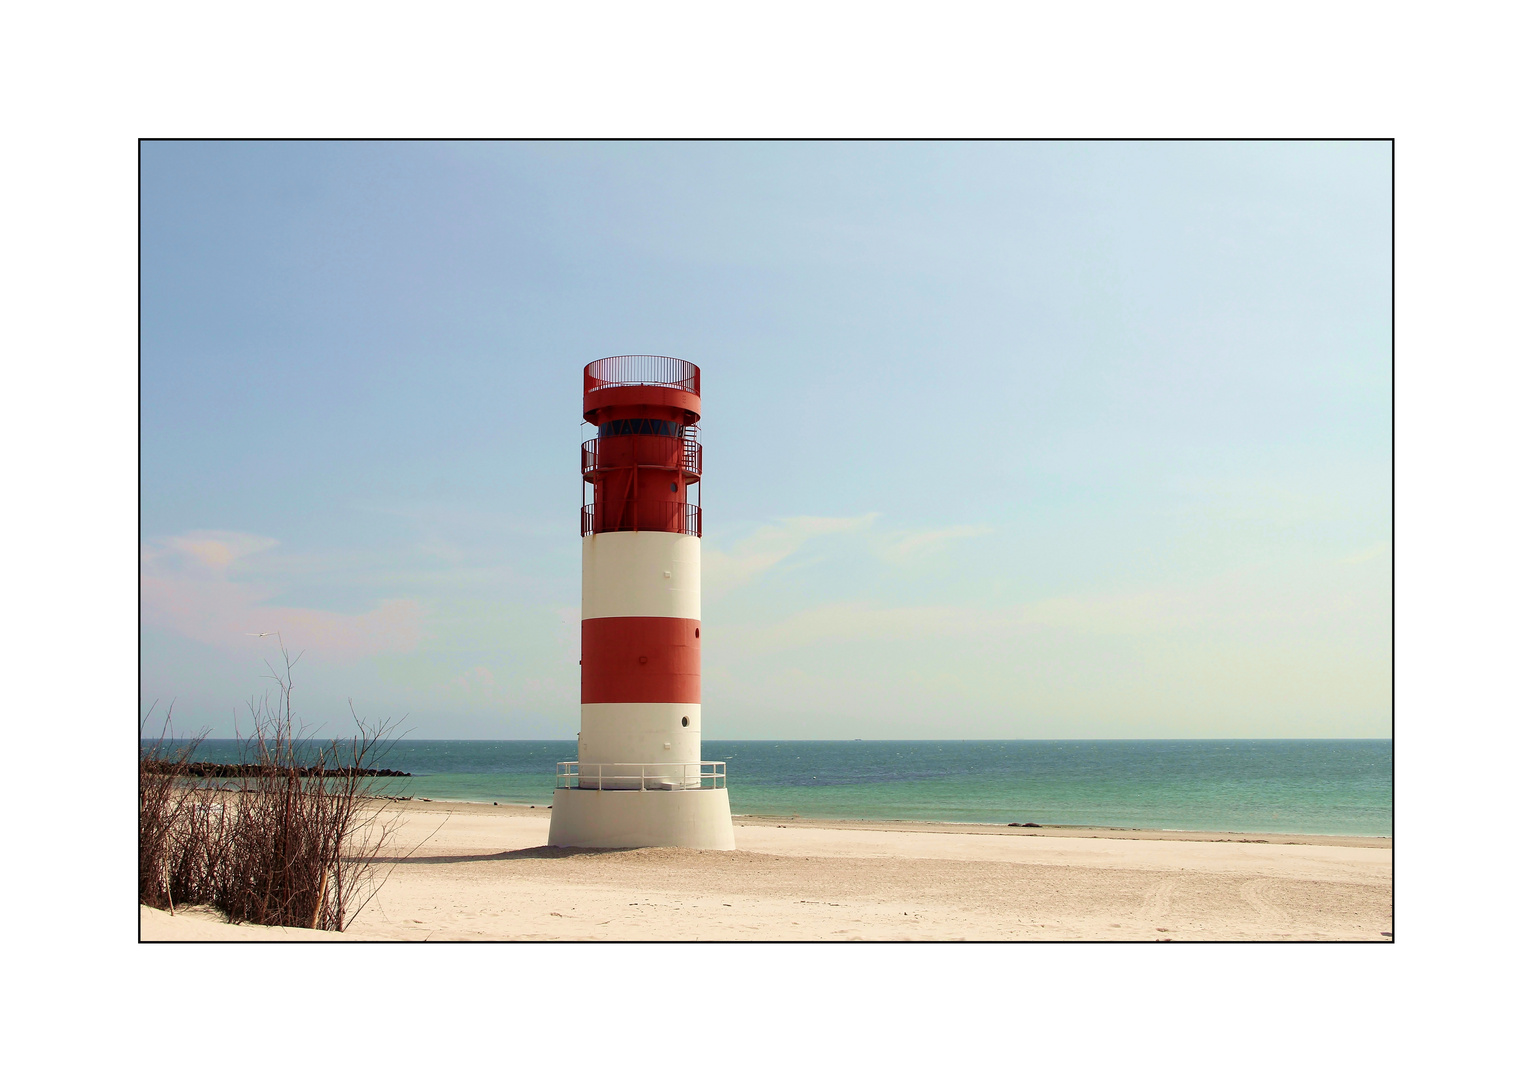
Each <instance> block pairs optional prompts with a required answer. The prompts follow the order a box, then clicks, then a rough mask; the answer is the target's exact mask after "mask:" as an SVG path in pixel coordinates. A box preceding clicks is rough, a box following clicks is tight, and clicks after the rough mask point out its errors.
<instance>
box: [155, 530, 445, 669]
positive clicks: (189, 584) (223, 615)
mask: <svg viewBox="0 0 1531 1080" xmlns="http://www.w3.org/2000/svg"><path fill="white" fill-rule="evenodd" d="M276 545H277V541H275V540H273V539H270V538H268V537H262V536H254V535H250V534H247V533H237V532H214V531H202V532H191V533H185V534H182V535H180V536H174V537H169V538H167V539H164V540H160V541H158V542H153V543H146V544H144V545H143V546H142V547H141V548H140V552H139V583H140V589H141V597H142V613H143V614H142V618H143V623H144V625H145V626H154V627H159V628H162V629H167V630H171V631H173V632H175V633H177V634H180V635H182V636H183V637H187V638H191V639H192V640H194V641H200V642H202V643H204V644H207V645H214V646H217V647H220V648H225V649H240V648H243V647H245V646H247V645H248V644H249V642H250V641H251V640H253V639H252V638H251V637H250V635H251V634H256V633H264V632H267V631H277V632H280V633H281V634H282V635H283V638H284V639H285V640H286V642H287V643H288V644H289V645H293V646H296V647H299V648H306V649H313V650H316V651H322V652H323V653H324V654H325V655H326V656H327V657H328V658H331V659H335V660H355V659H359V658H361V657H363V656H372V655H377V654H379V653H401V652H410V651H412V650H414V649H415V648H416V647H417V646H418V645H419V642H420V622H421V612H420V607H419V605H418V604H417V603H416V602H415V601H414V600H407V599H392V600H383V601H381V602H380V603H378V604H376V605H375V606H374V607H373V609H372V610H371V611H367V612H363V613H360V614H345V613H342V612H336V611H325V610H322V609H318V608H305V607H290V606H284V605H277V604H272V603H271V602H270V600H271V598H272V595H273V593H274V590H273V589H272V588H270V587H269V586H263V585H257V584H252V583H250V582H247V581H241V580H237V579H236V578H235V577H234V573H235V572H236V571H238V570H241V569H243V568H244V567H243V566H242V564H243V563H244V562H245V561H246V560H248V559H249V558H250V557H251V556H252V555H256V554H259V553H260V552H263V551H267V550H269V549H271V548H274V547H275V546H276Z"/></svg>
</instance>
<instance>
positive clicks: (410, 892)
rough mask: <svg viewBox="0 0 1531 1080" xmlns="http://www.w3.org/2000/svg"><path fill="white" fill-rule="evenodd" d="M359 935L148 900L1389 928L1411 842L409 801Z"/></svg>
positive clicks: (899, 927)
mask: <svg viewBox="0 0 1531 1080" xmlns="http://www.w3.org/2000/svg"><path fill="white" fill-rule="evenodd" d="M396 820H397V829H396V831H395V833H394V835H393V837H392V840H391V845H390V854H391V855H392V856H393V858H394V859H395V860H396V861H393V862H392V863H391V864H390V865H389V866H388V867H386V868H385V869H387V870H388V871H389V876H388V879H387V881H386V883H385V884H384V885H383V887H382V889H381V890H380V891H379V892H378V894H377V896H376V897H375V898H374V899H373V900H372V901H371V902H370V903H369V904H367V905H366V907H365V908H364V909H363V910H362V912H361V914H360V915H359V916H358V917H357V918H356V920H355V922H354V923H352V925H351V926H350V927H349V928H348V929H347V931H346V932H345V933H343V934H338V933H328V932H321V931H313V930H305V929H296V928H283V927H263V926H250V925H238V926H236V925H230V924H229V923H227V922H226V921H224V920H223V919H222V917H221V916H219V915H218V914H217V913H216V912H212V911H207V910H199V909H194V910H181V911H178V912H177V914H176V915H174V916H172V915H170V914H169V913H168V912H163V911H158V910H155V909H152V908H147V907H141V908H140V936H141V938H142V939H143V940H144V941H245V940H259V941H271V940H330V941H343V940H360V941H425V940H429V941H789V940H804V941H1023V940H1033V941H1076V940H1077V941H1101V940H1104V941H1145V940H1146V941H1165V940H1169V941H1195V940H1212V941H1388V940H1390V939H1391V934H1392V929H1393V925H1392V889H1393V851H1392V841H1391V840H1388V839H1378V838H1366V837H1319V836H1290V835H1260V836H1253V835H1242V834H1220V833H1177V832H1151V831H1143V830H1118V829H1084V828H1064V827H1043V828H1034V829H1023V828H1011V827H1005V826H993V825H950V824H940V823H919V822H896V823H894V822H825V821H803V820H785V819H770V818H758V817H736V818H735V830H734V831H735V839H736V843H737V844H738V850H737V851H729V852H718V851H687V850H681V849H674V848H667V849H648V850H640V851H615V852H591V851H581V852H569V851H561V850H557V849H550V848H547V847H545V846H544V845H545V843H546V840H547V828H548V810H547V809H545V808H542V807H538V808H528V807H504V806H501V807H495V806H487V805H482V804H473V803H421V802H414V803H410V804H408V806H407V807H406V808H404V809H401V810H398V811H397V819H396Z"/></svg>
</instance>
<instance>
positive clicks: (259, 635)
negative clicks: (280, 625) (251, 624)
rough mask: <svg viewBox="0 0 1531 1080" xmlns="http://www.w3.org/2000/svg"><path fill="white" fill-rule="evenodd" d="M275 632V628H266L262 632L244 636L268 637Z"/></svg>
mask: <svg viewBox="0 0 1531 1080" xmlns="http://www.w3.org/2000/svg"><path fill="white" fill-rule="evenodd" d="M275 633H276V631H275V630H267V631H266V632H265V633H264V634H246V635H245V637H270V636H271V635H272V634H275Z"/></svg>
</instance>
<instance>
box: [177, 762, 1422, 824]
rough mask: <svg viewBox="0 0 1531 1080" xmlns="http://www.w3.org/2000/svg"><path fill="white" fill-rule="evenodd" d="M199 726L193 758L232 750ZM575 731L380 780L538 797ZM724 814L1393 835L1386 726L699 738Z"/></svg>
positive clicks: (472, 793) (443, 794)
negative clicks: (1253, 733)
mask: <svg viewBox="0 0 1531 1080" xmlns="http://www.w3.org/2000/svg"><path fill="white" fill-rule="evenodd" d="M242 749H243V744H242V743H239V742H236V741H234V740H226V739H209V740H206V741H204V742H203V743H202V744H201V745H200V746H199V747H198V750H197V754H196V758H197V759H198V760H202V761H229V762H233V761H239V760H242V757H241V751H242ZM575 756H576V749H575V743H574V741H573V740H572V739H571V740H567V741H548V742H538V741H504V742H500V741H490V740H428V739H408V740H401V741H399V742H397V743H395V744H393V745H392V746H391V747H389V748H388V750H387V751H386V753H384V754H383V755H382V756H381V757H380V758H378V759H377V760H375V761H374V762H373V764H374V765H375V766H376V767H380V768H388V769H398V770H401V771H404V772H408V773H410V774H411V775H410V776H409V777H407V778H387V779H380V780H378V781H376V783H377V785H378V788H379V790H380V791H382V792H383V793H386V794H391V795H396V796H412V797H414V798H417V799H418V798H425V799H434V800H439V801H453V800H455V801H463V802H484V803H489V802H498V803H500V804H502V805H527V806H539V807H545V806H549V805H551V803H552V801H553V773H554V767H555V766H556V764H557V763H558V762H560V761H571V760H573V759H574V758H575ZM702 756H703V758H705V759H706V760H709V761H722V762H725V763H726V765H727V770H728V771H727V776H728V780H727V783H728V790H729V803H730V806H731V807H732V809H733V812H734V813H735V814H760V815H772V816H782V817H794V816H796V817H802V818H836V819H852V820H854V819H861V820H870V821H949V822H987V823H993V824H1008V823H1010V822H1012V821H1013V822H1018V823H1022V824H1024V823H1026V822H1035V823H1036V824H1039V825H1086V826H1103V827H1118V828H1137V829H1180V830H1210V831H1226V832H1239V833H1309V834H1317V835H1329V836H1386V837H1391V836H1392V835H1393V743H1392V740H1391V739H1194V740H1180V739H1175V740H1161V739H1147V740H1124V739H1107V740H1079V739H1065V740H1003V741H976V740H948V741H942V740H919V741H893V740H873V739H867V740H865V741H863V740H860V739H856V740H852V741H833V742H831V741H822V742H820V741H795V740H781V741H771V740H748V741H728V740H716V741H713V740H709V741H707V742H704V743H703V744H702Z"/></svg>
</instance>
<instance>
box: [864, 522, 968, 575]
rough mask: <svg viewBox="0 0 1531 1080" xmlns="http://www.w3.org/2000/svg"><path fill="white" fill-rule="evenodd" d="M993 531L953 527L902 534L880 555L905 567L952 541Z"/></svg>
mask: <svg viewBox="0 0 1531 1080" xmlns="http://www.w3.org/2000/svg"><path fill="white" fill-rule="evenodd" d="M993 531H994V530H993V529H992V528H990V527H989V526H987V525H953V526H951V527H949V528H945V529H928V530H926V531H924V532H911V533H904V534H902V535H901V536H900V537H899V539H897V540H895V541H894V542H893V543H891V544H889V545H888V546H886V547H884V548H883V549H882V551H881V552H880V554H881V555H882V557H883V558H884V559H885V560H886V561H888V562H890V563H894V564H895V565H900V566H906V565H909V564H910V563H913V562H916V561H917V560H919V559H921V558H924V557H927V556H931V555H935V554H936V553H938V552H939V551H940V550H941V549H942V548H943V547H945V546H946V545H947V544H948V543H950V542H951V541H953V540H967V539H970V538H971V537H975V536H988V535H989V534H990V533H992V532H993Z"/></svg>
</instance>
